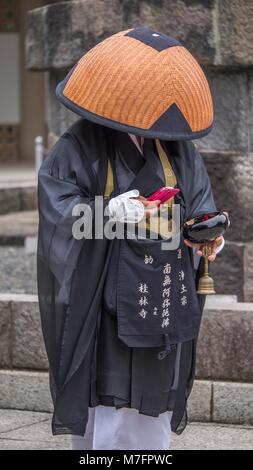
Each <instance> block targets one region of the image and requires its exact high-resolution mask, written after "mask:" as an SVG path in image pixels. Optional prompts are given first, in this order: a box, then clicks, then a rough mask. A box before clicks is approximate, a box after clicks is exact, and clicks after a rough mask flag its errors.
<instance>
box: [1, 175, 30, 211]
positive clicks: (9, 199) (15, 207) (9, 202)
mask: <svg viewBox="0 0 253 470" xmlns="http://www.w3.org/2000/svg"><path fill="white" fill-rule="evenodd" d="M36 207H37V184H36V182H35V181H18V182H13V183H11V182H0V214H8V213H9V212H18V211H28V210H34V209H36Z"/></svg>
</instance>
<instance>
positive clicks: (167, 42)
mask: <svg viewBox="0 0 253 470" xmlns="http://www.w3.org/2000/svg"><path fill="white" fill-rule="evenodd" d="M125 36H129V37H131V38H134V39H137V40H138V41H140V42H143V43H144V44H146V45H147V46H150V47H153V49H155V50H157V51H159V52H160V51H164V50H165V49H169V47H173V46H182V44H181V43H180V42H179V41H177V40H176V39H174V38H171V37H170V36H167V35H166V34H163V33H160V32H159V31H155V30H153V29H149V28H135V29H132V30H131V31H129V33H127V34H125Z"/></svg>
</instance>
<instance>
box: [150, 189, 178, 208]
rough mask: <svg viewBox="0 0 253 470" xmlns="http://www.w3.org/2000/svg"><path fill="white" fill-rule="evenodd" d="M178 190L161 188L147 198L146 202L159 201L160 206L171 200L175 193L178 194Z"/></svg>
mask: <svg viewBox="0 0 253 470" xmlns="http://www.w3.org/2000/svg"><path fill="white" fill-rule="evenodd" d="M179 191H180V189H178V188H171V187H170V186H163V187H162V188H159V189H158V190H157V191H155V192H154V193H153V194H151V196H149V197H148V198H147V200H148V201H157V200H160V201H161V204H163V203H164V202H166V201H168V200H169V199H171V198H172V197H173V196H175V195H176V194H177V193H179Z"/></svg>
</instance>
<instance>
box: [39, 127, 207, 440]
mask: <svg viewBox="0 0 253 470" xmlns="http://www.w3.org/2000/svg"><path fill="white" fill-rule="evenodd" d="M162 145H163V148H164V150H165V151H166V153H167V155H168V156H169V159H170V162H171V165H172V167H173V170H174V172H175V175H176V178H177V184H178V187H179V188H180V190H181V193H180V195H181V196H180V197H181V201H180V202H181V207H182V209H183V210H182V220H185V219H186V218H188V217H190V216H193V215H197V214H199V213H201V212H207V211H208V212H209V211H214V210H216V208H215V204H214V201H213V197H212V192H211V187H210V182H209V178H208V175H207V172H206V170H205V167H204V164H203V161H202V158H201V156H200V155H199V153H198V152H197V151H196V149H195V147H194V145H193V144H192V143H191V142H184V141H182V142H168V141H163V142H162ZM124 154H125V157H126V158H127V155H129V154H133V156H134V158H135V157H136V162H137V161H138V164H137V166H136V164H135V159H134V158H133V159H129V160H128V161H127V164H126V161H123V160H124ZM120 155H121V157H122V158H123V159H122V158H121V161H120ZM108 158H110V160H111V162H112V164H113V168H114V176H115V182H116V184H115V187H114V192H113V194H112V195H111V196H115V195H117V194H119V193H121V192H123V187H120V184H117V181H124V173H125V174H128V173H129V172H130V173H131V172H133V173H134V174H135V175H136V178H135V181H134V187H135V188H137V189H138V178H140V182H142V184H141V189H142V193H143V195H144V196H148V195H149V194H151V193H152V192H153V191H154V190H156V189H157V188H158V187H159V186H162V184H158V182H161V179H160V181H159V175H156V176H154V174H151V173H149V179H147V183H148V186H147V188H146V190H145V188H143V176H144V174H143V170H142V168H143V166H142V167H140V168H138V165H139V164H140V163H139V162H141V159H140V154H139V152H138V149H137V148H136V147H135V145H134V143H133V142H132V141H131V139H130V138H129V136H128V135H127V134H125V133H123V132H120V131H115V130H112V129H108V128H105V127H102V126H100V125H97V124H93V123H91V122H89V121H86V120H84V119H81V120H79V121H78V122H76V123H75V124H74V125H73V126H72V127H71V128H70V129H68V131H67V132H65V133H64V134H63V135H62V136H61V138H60V139H59V141H58V142H57V143H56V144H55V146H54V147H53V148H52V150H51V151H50V153H49V155H48V156H47V158H46V159H45V161H44V162H43V164H42V166H41V169H40V172H39V183H38V200H39V215H40V222H39V240H38V258H37V261H38V293H39V305H40V313H41V321H42V329H43V335H44V340H45V344H46V350H47V354H48V358H49V366H50V385H51V393H52V397H53V401H54V415H53V420H52V431H53V434H64V433H71V434H76V435H83V434H84V432H85V427H86V423H87V418H88V407H89V406H96V405H98V404H104V405H109V406H116V407H120V406H128V407H129V406H130V407H134V408H137V409H138V410H139V411H140V412H141V413H145V414H148V415H151V416H158V415H159V413H161V412H163V411H166V410H167V409H168V410H173V417H172V429H173V430H174V431H180V428H182V424H181V425H180V423H184V422H185V419H183V418H184V416H185V409H186V401H187V398H188V396H189V393H190V390H191V387H192V382H193V376H194V367H195V356H196V341H197V334H196V336H195V338H193V339H192V340H190V341H186V342H183V343H182V344H180V364H179V371H178V377H177V378H176V379H177V380H176V382H177V387H176V389H175V388H173V384H174V383H175V377H174V372H175V363H176V361H177V357H178V352H179V348H178V347H177V349H175V350H174V351H172V352H171V354H169V355H168V356H167V357H166V358H165V359H164V360H163V361H157V351H156V348H130V347H128V346H126V345H125V344H123V343H122V342H121V340H120V339H119V338H118V336H117V326H116V322H117V319H116V318H115V317H114V316H113V315H109V314H108V312H107V311H106V309H104V308H103V290H104V285H105V280H106V276H107V269H108V265H109V263H110V262H111V254H112V249H113V242H112V241H110V240H108V239H106V238H101V239H82V240H76V239H75V238H74V237H73V236H72V224H73V220H74V218H73V216H72V209H73V207H74V206H75V205H76V204H78V203H83V202H84V203H86V204H88V205H89V206H90V208H91V210H92V213H94V197H95V196H96V195H103V194H104V189H105V184H106V176H107V166H108ZM117 161H118V163H117V165H116V163H115V162H117ZM131 165H134V167H132V168H131ZM142 165H143V163H142ZM121 173H122V174H123V179H122V174H121ZM138 173H139V174H138ZM120 174H121V176H120ZM139 175H140V176H139ZM141 175H142V177H141ZM147 193H149V194H147ZM107 203H108V199H107V200H105V205H106V204H107ZM106 220H107V218H106V216H105V221H106ZM190 251H191V250H190ZM192 263H193V258H192ZM201 264H202V263H201ZM111 268H112V265H110V269H111ZM199 273H200V269H198V271H197V275H196V278H198V276H199ZM204 300H205V297H204V296H199V303H200V307H201V311H202V309H203V306H204ZM160 349H161V348H160ZM160 349H159V350H160ZM158 362H159V364H158Z"/></svg>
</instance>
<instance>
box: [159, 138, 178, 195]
mask: <svg viewBox="0 0 253 470" xmlns="http://www.w3.org/2000/svg"><path fill="white" fill-rule="evenodd" d="M155 143H156V148H157V152H158V155H159V158H160V161H161V164H162V167H163V172H164V177H165V183H166V186H170V187H173V188H174V187H175V186H176V184H177V179H176V175H175V173H174V171H173V169H172V166H171V164H170V161H169V159H168V157H167V154H166V152H165V151H164V149H163V147H162V145H161V142H160V140H158V139H155Z"/></svg>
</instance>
